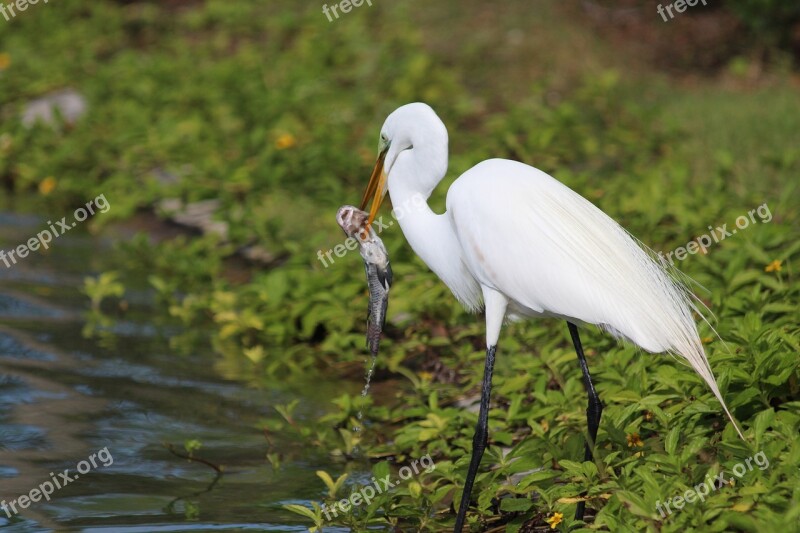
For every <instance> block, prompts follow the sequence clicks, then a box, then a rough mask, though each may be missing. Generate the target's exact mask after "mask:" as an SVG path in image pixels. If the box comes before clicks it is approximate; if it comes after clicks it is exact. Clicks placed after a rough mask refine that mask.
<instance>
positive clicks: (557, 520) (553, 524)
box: [545, 513, 564, 529]
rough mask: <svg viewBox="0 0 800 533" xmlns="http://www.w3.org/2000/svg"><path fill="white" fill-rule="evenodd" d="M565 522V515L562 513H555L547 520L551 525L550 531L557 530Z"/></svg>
mask: <svg viewBox="0 0 800 533" xmlns="http://www.w3.org/2000/svg"><path fill="white" fill-rule="evenodd" d="M562 520H564V515H563V514H561V513H553V516H551V517H550V518H548V519H547V520H545V522H547V523H548V524H550V529H555V528H556V526H557V525H558V524H560V523H561V521H562Z"/></svg>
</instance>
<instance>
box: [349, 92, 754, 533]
mask: <svg viewBox="0 0 800 533" xmlns="http://www.w3.org/2000/svg"><path fill="white" fill-rule="evenodd" d="M447 159H448V136H447V129H446V128H445V126H444V124H443V123H442V121H441V120H440V119H439V117H438V116H437V115H436V113H435V112H434V111H433V109H431V108H430V107H429V106H428V105H426V104H423V103H413V104H408V105H404V106H402V107H400V108H398V109H397V110H395V111H394V112H393V113H392V114H391V115H389V117H388V118H387V119H386V122H385V123H384V124H383V127H382V128H381V136H380V147H379V156H378V161H377V163H376V165H375V169H374V170H373V172H372V176H371V178H370V181H369V184H368V185H367V189H366V191H365V193H364V198H363V201H362V205H361V209H365V208H366V206H367V204H368V203H369V201H370V200H371V201H372V205H371V208H370V217H369V223H372V221H373V220H374V218H375V215H376V213H377V212H378V209H379V207H380V205H381V202H382V201H383V199H384V197H385V195H386V192H387V188H388V192H389V194H390V196H391V199H392V204H393V206H394V208H395V214H396V217H397V219H398V222H399V224H400V227H401V229H402V231H403V234H404V235H405V237H406V239H407V240H408V242H409V244H410V245H411V247H412V248H413V249H414V251H415V252H416V253H417V255H419V256H420V258H422V260H423V261H425V263H426V264H427V265H428V267H430V269H431V270H433V272H434V273H435V274H436V275H437V276H439V277H440V278H441V279H442V281H444V283H445V284H446V285H447V286H448V287H449V288H450V290H451V291H452V292H453V294H454V295H455V297H456V298H457V299H458V300H459V301H461V303H462V304H464V306H465V307H467V308H468V309H470V310H473V311H476V310H479V309H480V308H481V307H483V308H484V309H485V314H486V346H487V355H486V366H485V370H484V379H483V388H482V393H481V403H480V413H479V417H478V426H477V428H476V431H475V437H474V438H473V450H472V457H471V461H470V465H469V470H468V472H467V478H466V481H465V484H464V490H463V494H462V498H461V505H460V507H459V511H458V516H457V518H456V524H455V531H457V532H460V531H461V528H462V527H463V524H464V519H465V516H466V511H467V508H468V506H469V500H470V493H471V491H472V485H473V482H474V479H475V474H476V473H477V470H478V466H479V464H480V460H481V457H482V455H483V450H484V448H485V447H486V443H487V439H488V408H489V396H490V392H491V379H492V369H493V365H494V357H495V353H496V348H497V341H498V338H499V336H500V329H501V326H502V324H503V322H504V320H505V319H506V317H540V316H545V317H557V318H561V319H564V320H566V321H567V323H568V327H569V330H570V334H571V337H572V341H573V344H574V346H575V349H576V352H577V354H578V358H579V361H580V364H581V368H582V371H583V375H584V385H585V386H586V389H587V392H588V395H589V408H588V409H587V419H588V426H589V435H588V439H587V445H586V452H585V458H584V460H591V459H592V453H591V447H593V446H594V440H595V438H596V436H597V428H598V425H599V422H600V414H601V411H602V404H601V403H600V400H599V398H598V397H597V394H596V392H595V390H594V386H593V385H592V381H591V376H590V375H589V370H588V367H587V365H586V359H585V357H584V355H583V349H582V347H581V342H580V338H579V336H578V329H577V327H576V325H583V324H595V325H597V326H599V327H600V328H602V329H603V330H605V331H607V332H608V333H610V334H611V335H613V336H615V337H617V338H620V339H624V340H627V341H630V342H632V343H634V344H635V345H637V346H639V347H641V348H642V349H644V350H645V351H647V352H651V353H662V352H669V353H673V354H676V355H679V356H682V357H683V358H685V359H686V360H687V361H688V362H689V364H690V365H691V366H692V368H694V370H695V371H697V373H698V374H700V376H702V378H703V379H704V380H705V381H706V383H707V384H708V386H709V387H710V388H711V390H712V391H713V393H714V395H715V396H716V397H717V399H718V400H719V401H720V403H721V404H722V407H723V409H724V410H725V413H726V414H727V415H728V417H729V418H730V419H731V422H732V423H733V425H734V427H735V428H736V431H737V432H738V433H739V435H740V436H742V433H741V431H740V430H739V427H738V426H737V425H736V422H735V421H734V419H733V417H732V416H731V414H730V412H729V411H728V408H727V406H726V405H725V401H724V400H723V398H722V395H721V394H720V391H719V388H718V387H717V383H716V380H715V379H714V375H713V374H712V373H711V368H710V367H709V364H708V359H707V358H706V355H705V352H704V350H703V346H702V343H701V342H700V337H699V335H698V332H697V327H696V324H695V322H694V319H693V317H692V312H693V311H697V309H696V307H695V305H694V302H693V299H692V298H693V296H692V294H691V293H690V292H689V291H688V290H687V289H686V287H685V286H683V285H682V284H680V283H679V282H677V281H675V280H673V279H672V278H671V277H670V275H669V274H668V272H667V271H666V269H665V267H664V266H663V263H662V262H659V261H657V260H656V259H654V258H653V257H652V255H651V254H648V253H647V252H646V251H645V250H644V249H643V247H642V246H640V244H639V243H638V242H637V241H636V240H635V239H634V238H633V237H632V236H631V235H630V234H628V233H627V232H626V231H625V230H624V229H623V228H622V227H621V226H620V225H619V224H617V223H616V222H615V221H614V220H612V219H611V218H610V217H609V216H608V215H606V214H605V213H603V212H602V211H601V210H600V209H598V208H597V207H595V206H594V205H593V204H592V203H591V202H589V201H588V200H586V199H585V198H583V197H582V196H580V195H579V194H578V193H576V192H574V191H573V190H571V189H570V188H569V187H567V186H566V185H564V184H562V183H561V182H559V181H558V180H556V179H555V178H553V177H551V176H550V175H548V174H546V173H545V172H542V171H541V170H538V169H536V168H534V167H531V166H528V165H525V164H523V163H520V162H517V161H510V160H506V159H490V160H487V161H483V162H482V163H479V164H478V165H476V166H474V167H472V168H471V169H469V170H468V171H466V172H465V173H464V174H462V175H461V176H460V177H459V178H458V179H457V180H456V181H455V182H454V183H453V184H452V186H451V187H450V189H449V191H448V192H447V202H446V206H447V210H446V211H445V212H444V213H443V214H441V215H439V214H436V213H434V212H433V211H432V210H431V208H430V207H429V206H428V203H427V199H428V198H429V197H430V195H431V192H432V191H433V190H434V188H435V187H436V186H437V185H438V184H439V182H440V181H441V180H442V178H443V177H444V176H445V173H446V172H447ZM742 438H744V437H742ZM583 512H584V503H583V502H581V503H580V504H579V505H578V509H577V512H576V517H577V518H578V519H582V518H583Z"/></svg>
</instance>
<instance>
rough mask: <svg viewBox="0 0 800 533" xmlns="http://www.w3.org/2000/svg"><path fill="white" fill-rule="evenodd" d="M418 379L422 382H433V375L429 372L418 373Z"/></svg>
mask: <svg viewBox="0 0 800 533" xmlns="http://www.w3.org/2000/svg"><path fill="white" fill-rule="evenodd" d="M419 377H420V379H421V380H422V381H433V373H431V372H424V371H423V372H420V373H419Z"/></svg>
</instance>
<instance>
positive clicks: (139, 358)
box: [0, 211, 341, 532]
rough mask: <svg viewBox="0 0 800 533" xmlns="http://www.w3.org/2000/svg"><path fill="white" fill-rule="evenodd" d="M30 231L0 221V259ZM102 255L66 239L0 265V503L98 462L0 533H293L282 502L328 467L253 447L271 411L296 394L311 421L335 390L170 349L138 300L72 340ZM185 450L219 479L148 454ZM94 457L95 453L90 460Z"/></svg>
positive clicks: (292, 518)
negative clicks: (272, 456) (104, 329)
mask: <svg viewBox="0 0 800 533" xmlns="http://www.w3.org/2000/svg"><path fill="white" fill-rule="evenodd" d="M45 222H46V219H42V218H40V217H37V216H27V215H19V214H14V213H11V212H8V211H4V212H2V211H0V249H5V250H8V249H10V248H12V247H16V246H17V245H19V244H20V243H23V242H25V241H27V240H28V239H29V238H30V237H31V236H33V235H35V234H36V232H38V231H40V230H41V229H42V228H44V227H46V225H45ZM117 233H120V232H117ZM121 234H122V235H124V234H125V233H124V231H123V232H121ZM116 238H120V237H116ZM110 250H111V242H110V238H109V237H105V238H100V237H93V236H90V235H88V234H85V233H81V232H80V231H79V230H78V231H75V232H74V233H70V234H67V235H64V236H62V237H60V238H59V239H57V240H56V241H55V242H54V243H53V244H52V245H51V248H50V250H49V251H48V252H47V253H44V254H42V253H33V254H31V255H30V256H28V257H26V258H25V259H23V260H21V261H20V262H19V263H18V264H16V265H13V266H12V267H11V268H7V267H6V266H5V264H4V263H2V262H0V498H1V499H2V500H4V501H5V502H9V501H11V500H14V499H17V498H19V496H20V495H21V494H28V493H29V492H30V491H31V489H33V488H36V487H38V486H40V484H42V483H44V482H48V481H50V480H51V472H52V473H53V474H54V476H55V477H56V478H58V473H59V472H63V471H64V470H65V469H69V471H70V472H71V474H70V475H74V474H75V473H76V468H77V467H78V466H79V463H80V462H81V461H84V460H87V459H88V458H89V457H90V456H91V455H92V454H97V455H96V458H95V463H96V465H97V467H96V468H91V469H90V470H89V471H88V472H87V473H86V474H84V475H79V477H78V479H74V480H73V481H72V482H70V483H69V484H67V485H66V486H64V487H63V488H61V489H60V490H56V491H54V493H53V495H52V496H51V499H50V501H44V500H42V501H39V502H34V503H31V504H30V505H29V506H28V507H27V509H19V508H18V510H20V511H21V512H20V513H19V514H16V515H15V514H13V513H5V512H3V511H2V510H0V527H2V528H3V530H4V531H46V530H58V531H64V530H71V531H123V532H124V531H199V530H216V531H231V530H259V531H306V530H307V527H308V525H307V524H306V523H303V522H302V519H300V518H299V517H297V516H296V515H293V514H291V513H289V512H287V511H285V510H283V509H282V507H281V506H282V505H283V504H286V503H303V502H307V501H309V500H319V499H320V498H321V496H322V491H321V485H320V483H319V480H318V479H317V478H316V476H315V474H314V472H315V471H316V470H318V469H326V470H330V469H331V468H335V467H332V465H331V464H330V460H329V459H328V457H327V456H326V455H325V454H323V453H320V452H316V451H315V450H313V449H309V448H308V447H307V446H297V445H296V443H292V442H289V441H286V440H282V437H281V436H280V435H273V436H271V441H272V443H271V446H272V447H270V446H268V444H267V441H266V439H265V437H264V434H263V433H262V431H261V430H260V429H259V428H260V427H261V426H262V423H263V421H264V420H265V419H267V418H270V417H276V416H277V413H276V411H275V409H274V406H275V405H277V404H285V403H288V402H289V401H291V400H292V399H294V398H301V404H300V406H299V407H298V409H297V411H296V416H297V417H298V418H299V419H300V420H302V419H304V418H305V419H311V418H313V417H316V416H317V415H318V414H319V410H320V409H321V406H323V405H325V404H327V403H328V402H327V399H328V398H330V397H331V396H333V395H338V394H341V390H340V389H341V385H338V386H337V384H335V383H333V384H325V383H320V382H319V380H317V381H315V382H314V383H313V385H312V384H309V386H304V384H303V383H293V384H291V385H287V384H285V383H282V384H270V383H265V382H263V380H260V379H258V378H256V377H255V376H252V375H249V374H251V373H252V372H248V370H247V369H244V370H242V369H240V368H228V367H227V365H226V363H225V362H223V361H222V360H221V359H219V358H218V357H216V356H214V355H213V354H211V353H210V352H209V353H197V354H194V355H191V356H185V355H177V354H175V353H172V352H171V351H170V349H169V339H168V332H167V333H165V331H164V328H160V327H156V326H155V325H154V324H151V323H149V322H148V319H149V317H151V316H152V313H151V312H148V307H147V301H148V297H147V295H146V293H144V292H143V293H142V294H140V295H138V296H139V298H138V299H139V300H141V301H140V302H139V303H137V302H136V300H137V295H136V294H132V295H126V298H129V299H130V300H131V301H132V303H131V309H130V311H129V312H128V313H126V315H125V320H124V321H123V322H120V323H116V324H115V325H114V326H113V328H112V330H111V331H110V332H109V335H107V336H105V337H103V338H102V340H97V339H88V338H85V337H84V336H83V335H82V334H81V331H82V329H83V327H84V320H85V312H86V310H87V308H88V299H87V298H86V296H84V295H82V294H81V293H80V287H81V286H82V284H83V279H84V277H85V276H88V275H94V274H96V273H97V272H99V271H101V270H102V269H103V266H104V264H103V261H106V260H108V259H107V258H108V257H109V256H110V255H111V252H110ZM188 439H197V440H200V441H201V442H202V443H203V447H202V449H201V450H200V452H198V455H200V456H202V457H203V458H205V459H208V460H209V461H211V462H214V463H216V464H222V465H224V467H225V471H224V474H223V475H221V476H217V475H216V474H215V472H214V471H213V470H212V469H211V468H209V467H207V466H204V465H202V464H197V463H190V462H188V461H186V460H183V459H180V458H178V457H175V456H174V455H172V454H171V453H170V452H169V451H168V450H167V449H166V448H165V447H164V444H163V443H173V444H175V445H176V449H179V450H181V451H183V443H184V442H185V441H186V440H188ZM103 449H107V452H108V453H107V455H106V454H105V452H102V451H101V452H100V453H98V452H99V451H100V450H103ZM268 451H272V452H277V453H278V454H279V455H280V456H281V457H282V459H283V463H282V466H281V468H280V469H277V470H275V469H273V468H272V466H271V465H270V463H269V462H268V461H267V460H266V454H267V452H268ZM109 456H110V458H111V460H113V463H111V460H109V459H108V457H109ZM104 457H106V462H107V463H111V464H109V466H103V463H102V462H101V459H102V458H104ZM88 464H89V463H85V464H84V465H85V466H84V469H86V467H87V466H88ZM8 514H11V515H12V516H11V517H10V518H9V516H8ZM328 530H330V531H335V530H336V529H335V528H332V529H329V528H326V531H328Z"/></svg>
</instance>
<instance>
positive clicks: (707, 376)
mask: <svg viewBox="0 0 800 533" xmlns="http://www.w3.org/2000/svg"><path fill="white" fill-rule="evenodd" d="M673 350H674V351H675V352H677V353H678V354H679V355H681V356H682V357H683V358H684V359H686V360H687V361H689V364H690V365H692V368H694V370H695V371H696V372H697V373H698V374H700V376H701V377H702V378H703V379H704V380H705V382H706V383H708V386H709V388H711V392H713V393H714V396H716V397H717V400H719V403H720V404H722V408H723V409H724V410H725V414H727V415H728V418H729V419H730V421H731V423H732V424H733V427H734V428H735V429H736V432H737V433H738V434H739V437H741V438H742V440H744V435H743V434H742V430H741V429H740V428H739V424H737V423H736V420H734V418H733V415H731V412H730V411H729V410H728V406H727V405H726V404H725V400H724V399H723V398H722V394H721V393H720V392H719V387H718V386H717V380H716V379H714V374H712V373H711V367H710V366H709V364H708V358H707V357H706V354H705V350H703V345H702V344H701V343H700V340H699V339H696V340H695V342H692V343H691V344H687V345H685V346H680V347H676V348H674V349H673Z"/></svg>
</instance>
